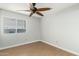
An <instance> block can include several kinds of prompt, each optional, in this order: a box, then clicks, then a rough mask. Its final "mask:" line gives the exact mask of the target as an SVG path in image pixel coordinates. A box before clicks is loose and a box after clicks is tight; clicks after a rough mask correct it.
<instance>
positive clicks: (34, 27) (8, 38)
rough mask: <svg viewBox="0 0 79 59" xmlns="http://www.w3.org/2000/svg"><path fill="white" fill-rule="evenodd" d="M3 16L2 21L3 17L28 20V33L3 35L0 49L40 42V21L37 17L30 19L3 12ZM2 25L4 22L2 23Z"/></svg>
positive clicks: (0, 40)
mask: <svg viewBox="0 0 79 59" xmlns="http://www.w3.org/2000/svg"><path fill="white" fill-rule="evenodd" d="M1 12H2V14H1V17H2V18H0V20H1V21H3V17H5V16H7V17H13V18H16V19H23V20H26V33H19V34H17V33H15V34H5V33H1V35H0V36H1V39H0V48H1V49H2V48H7V47H10V46H15V45H18V44H21V43H22V44H23V43H26V44H27V43H29V42H34V41H39V40H40V20H39V18H37V17H28V16H27V15H23V14H19V13H15V12H11V11H6V10H1ZM1 23H2V22H1ZM1 28H2V27H1Z"/></svg>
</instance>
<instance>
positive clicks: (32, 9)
mask: <svg viewBox="0 0 79 59" xmlns="http://www.w3.org/2000/svg"><path fill="white" fill-rule="evenodd" d="M29 5H30V10H21V11H28V12H31V13H30V15H29V17H31V16H32V15H33V14H35V13H36V14H37V15H39V16H44V15H43V14H42V13H41V12H43V11H48V10H50V9H51V8H37V7H35V6H36V3H30V4H29Z"/></svg>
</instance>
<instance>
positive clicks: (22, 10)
mask: <svg viewBox="0 0 79 59" xmlns="http://www.w3.org/2000/svg"><path fill="white" fill-rule="evenodd" d="M18 11H28V12H31V11H30V10H18Z"/></svg>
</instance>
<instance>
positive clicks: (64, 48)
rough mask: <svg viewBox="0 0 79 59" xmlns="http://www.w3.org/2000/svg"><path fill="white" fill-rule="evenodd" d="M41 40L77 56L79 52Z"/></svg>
mask: <svg viewBox="0 0 79 59" xmlns="http://www.w3.org/2000/svg"><path fill="white" fill-rule="evenodd" d="M42 42H44V43H47V44H49V45H51V46H54V47H56V48H59V49H62V50H64V51H67V52H70V53H72V54H75V55H77V56H79V53H77V52H74V51H71V50H68V49H65V48H62V47H60V46H58V45H56V44H53V43H50V42H47V41H42Z"/></svg>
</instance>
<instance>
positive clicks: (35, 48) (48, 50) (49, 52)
mask: <svg viewBox="0 0 79 59" xmlns="http://www.w3.org/2000/svg"><path fill="white" fill-rule="evenodd" d="M0 56H75V55H74V54H72V53H69V52H66V51H63V50H61V49H58V48H56V47H53V46H51V45H48V44H46V43H43V42H34V43H31V44H26V45H22V46H18V47H13V48H9V49H5V50H1V51H0Z"/></svg>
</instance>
